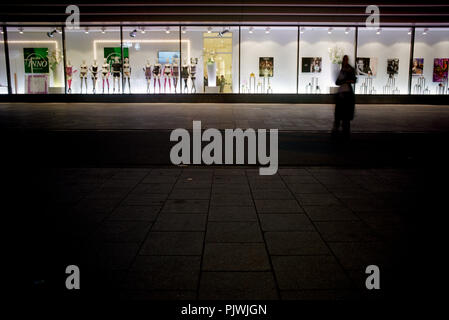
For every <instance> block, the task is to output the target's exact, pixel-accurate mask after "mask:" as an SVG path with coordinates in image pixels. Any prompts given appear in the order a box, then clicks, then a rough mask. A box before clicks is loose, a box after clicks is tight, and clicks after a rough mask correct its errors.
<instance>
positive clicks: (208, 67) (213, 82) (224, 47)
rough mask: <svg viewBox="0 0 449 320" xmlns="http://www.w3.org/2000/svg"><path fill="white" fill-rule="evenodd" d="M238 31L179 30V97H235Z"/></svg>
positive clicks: (223, 28)
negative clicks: (205, 95) (215, 94)
mask: <svg viewBox="0 0 449 320" xmlns="http://www.w3.org/2000/svg"><path fill="white" fill-rule="evenodd" d="M238 31H239V28H238V27H226V26H225V27H214V26H209V27H190V26H182V27H181V48H182V50H181V56H182V65H181V82H182V84H181V85H182V93H238V91H239V84H238V58H239V56H238V53H239V51H238V43H239V32H238Z"/></svg>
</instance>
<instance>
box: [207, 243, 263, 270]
mask: <svg viewBox="0 0 449 320" xmlns="http://www.w3.org/2000/svg"><path fill="white" fill-rule="evenodd" d="M203 270H204V271H269V270H270V264H269V262H268V255H267V252H266V250H265V245H264V244H263V243H260V244H255V243H206V247H205V249H204V258H203Z"/></svg>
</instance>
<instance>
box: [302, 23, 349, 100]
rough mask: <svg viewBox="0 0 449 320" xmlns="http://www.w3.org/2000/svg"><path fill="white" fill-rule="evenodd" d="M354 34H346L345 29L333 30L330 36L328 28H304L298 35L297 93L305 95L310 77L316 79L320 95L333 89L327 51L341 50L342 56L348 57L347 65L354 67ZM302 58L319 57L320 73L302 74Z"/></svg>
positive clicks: (333, 84)
mask: <svg viewBox="0 0 449 320" xmlns="http://www.w3.org/2000/svg"><path fill="white" fill-rule="evenodd" d="M354 34H355V30H354V29H351V30H349V32H348V33H347V34H346V33H345V28H334V30H332V33H331V34H329V33H328V28H306V29H305V30H304V32H303V33H302V34H300V46H299V93H306V86H307V85H308V84H309V83H310V82H311V81H312V77H318V83H319V86H320V88H321V93H329V90H330V89H329V88H330V87H335V83H333V82H332V81H331V61H330V58H329V49H330V48H333V47H335V46H338V47H340V48H341V49H343V52H344V54H347V55H348V56H349V63H350V64H351V65H352V66H354V42H355V35H354ZM303 57H321V58H322V60H321V72H320V73H302V70H301V63H302V58H303Z"/></svg>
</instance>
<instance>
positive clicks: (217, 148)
mask: <svg viewBox="0 0 449 320" xmlns="http://www.w3.org/2000/svg"><path fill="white" fill-rule="evenodd" d="M192 131H193V137H192V143H191V140H190V132H189V131H187V130H186V129H182V128H178V129H175V130H173V131H172V132H171V134H170V141H178V143H177V144H175V145H174V146H173V147H172V149H171V151H170V161H171V162H172V163H173V164H176V165H179V164H191V154H192V157H193V161H192V164H202V163H204V164H206V165H211V164H223V143H224V152H225V155H224V164H234V141H235V160H236V161H235V164H244V163H245V139H246V141H247V147H248V152H247V158H248V164H256V160H257V161H258V163H259V164H260V165H263V166H266V167H260V168H259V174H260V175H273V174H276V172H277V170H278V130H277V129H270V141H269V148H270V152H269V154H267V130H266V129H258V130H257V132H256V131H255V130H254V129H246V130H242V129H225V130H224V141H223V136H222V133H221V132H220V131H219V130H217V129H214V128H209V129H206V130H204V131H203V132H201V121H193V130H192ZM202 142H209V143H208V144H206V145H205V146H204V148H203V150H201V146H202ZM191 145H192V153H191ZM256 158H257V159H256Z"/></svg>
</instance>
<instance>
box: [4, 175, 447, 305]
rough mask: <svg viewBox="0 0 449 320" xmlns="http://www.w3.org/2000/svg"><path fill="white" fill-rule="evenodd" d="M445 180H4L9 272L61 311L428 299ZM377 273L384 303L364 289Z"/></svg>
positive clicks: (436, 265) (438, 255)
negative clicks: (77, 273) (77, 305)
mask: <svg viewBox="0 0 449 320" xmlns="http://www.w3.org/2000/svg"><path fill="white" fill-rule="evenodd" d="M443 173H444V172H442V171H438V170H435V168H430V167H429V168H427V169H426V170H425V171H421V170H416V169H348V168H333V167H302V168H299V167H295V168H287V167H284V168H281V169H279V172H278V174H276V175H274V176H265V177H262V176H259V175H258V170H257V169H254V168H241V167H240V168H229V167H227V168H190V167H179V168H174V167H171V168H161V167H157V168H59V169H39V170H37V169H36V170H33V171H30V170H27V169H23V170H22V171H21V172H17V171H14V170H9V176H12V177H11V178H12V179H11V181H13V180H14V181H13V182H11V184H10V185H9V187H10V189H12V190H13V191H14V192H13V195H11V198H9V199H8V200H10V201H11V202H12V203H14V204H15V205H14V206H12V207H10V209H9V211H8V215H9V216H14V217H15V218H16V219H17V220H18V221H17V225H15V224H14V225H10V230H9V231H12V233H13V234H15V237H13V238H12V239H11V244H12V245H13V249H14V251H15V254H16V255H17V256H18V258H17V259H14V260H13V261H14V262H13V263H12V264H13V266H14V267H15V268H16V269H17V270H20V269H21V268H24V269H25V270H24V273H22V277H25V278H26V280H27V285H28V289H30V290H31V291H29V292H31V293H32V294H34V295H33V299H39V298H43V299H44V300H46V299H52V301H57V300H59V299H64V298H67V299H69V300H70V299H73V298H80V299H83V300H88V301H89V300H90V301H99V300H107V301H111V300H115V299H119V300H128V299H139V300H140V299H144V300H158V299H168V300H171V299H176V300H177V299H187V300H195V299H201V300H204V299H206V300H209V299H211V300H214V299H227V300H238V299H249V300H254V299H257V300H271V299H287V300H288V299H299V300H303V299H306V300H308V299H313V300H315V299H318V300H322V299H324V300H334V299H344V300H346V299H349V300H366V299H381V300H387V301H398V300H402V299H405V300H407V299H417V300H419V299H420V297H424V294H425V292H429V294H431V293H432V292H434V291H429V288H434V287H435V286H436V285H437V283H436V282H435V280H438V279H439V278H440V277H441V276H442V275H443V274H444V270H442V265H441V262H442V259H443V256H444V254H443V252H441V251H440V250H441V244H442V243H444V242H441V241H442V238H443V237H444V234H441V233H440V232H439V231H440V230H439V227H438V221H439V220H440V215H442V214H444V212H442V211H435V208H434V204H435V203H434V201H435V200H437V198H438V191H437V189H438V187H437V186H436V185H435V183H436V181H437V180H439V177H441V179H443V178H442V174H443ZM3 176H4V177H5V176H7V175H3ZM445 181H447V180H445ZM435 192H436V193H435ZM429 228H431V229H429ZM71 264H75V265H77V266H79V267H80V270H81V274H82V276H81V277H82V290H79V291H78V292H76V293H74V292H73V291H68V290H66V289H65V287H64V283H65V276H66V275H65V273H64V270H65V267H66V266H67V265H71ZM371 264H374V265H377V266H378V267H379V268H380V270H381V290H378V291H368V290H366V288H365V278H366V276H367V275H366V274H365V268H366V267H367V266H368V265H371ZM17 270H16V271H17ZM22 280H23V278H22ZM423 290H425V291H423Z"/></svg>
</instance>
